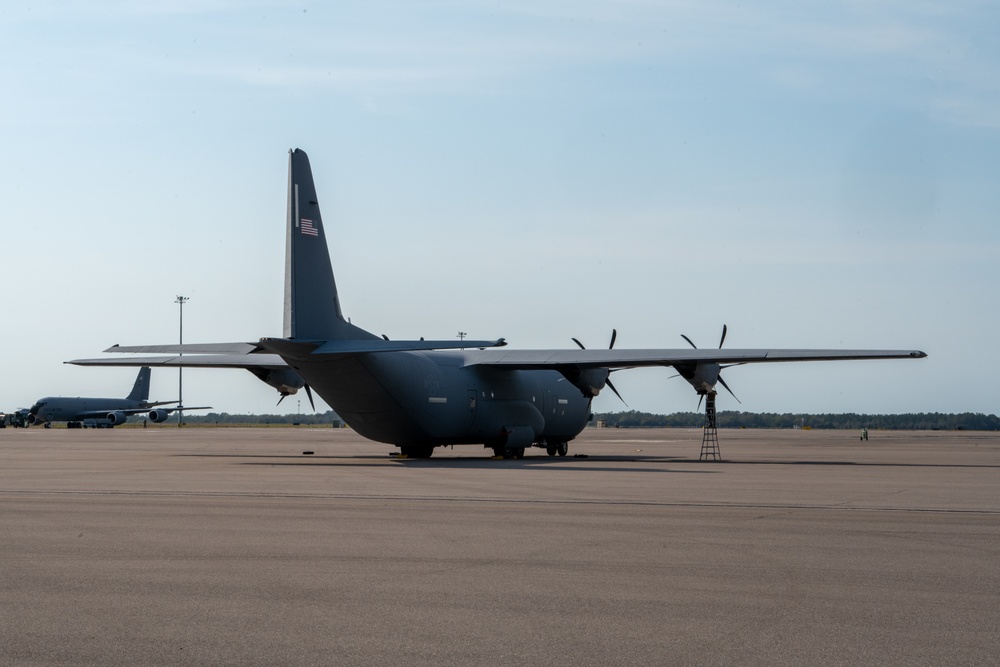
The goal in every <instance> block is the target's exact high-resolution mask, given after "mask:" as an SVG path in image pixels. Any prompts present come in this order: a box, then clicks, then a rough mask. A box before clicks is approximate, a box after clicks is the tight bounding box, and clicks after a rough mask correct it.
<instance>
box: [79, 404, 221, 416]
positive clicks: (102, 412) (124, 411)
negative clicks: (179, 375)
mask: <svg viewBox="0 0 1000 667" xmlns="http://www.w3.org/2000/svg"><path fill="white" fill-rule="evenodd" d="M176 402H177V401H160V402H159V403H150V404H149V405H147V406H146V407H144V408H111V409H108V410H86V411H84V412H80V413H78V414H77V416H76V419H88V418H94V419H101V418H103V417H106V416H107V414H108V413H109V412H121V413H122V414H126V415H138V414H141V413H143V412H149V411H150V409H151V408H155V407H156V406H158V405H164V404H166V403H176ZM177 409H178V408H167V409H166V412H176V411H177ZM181 409H182V410H183V411H184V412H187V411H188V410H211V409H212V408H211V406H208V405H204V406H200V407H196V408H188V407H185V408H181Z"/></svg>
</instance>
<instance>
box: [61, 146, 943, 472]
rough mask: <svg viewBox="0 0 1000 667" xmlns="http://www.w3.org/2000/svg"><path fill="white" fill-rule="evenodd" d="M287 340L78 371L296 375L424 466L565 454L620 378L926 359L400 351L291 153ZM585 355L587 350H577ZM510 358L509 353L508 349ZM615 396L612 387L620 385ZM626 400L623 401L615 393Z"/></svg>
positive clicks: (483, 345) (866, 353) (908, 355)
mask: <svg viewBox="0 0 1000 667" xmlns="http://www.w3.org/2000/svg"><path fill="white" fill-rule="evenodd" d="M285 240H286V248H285V307H284V331H283V336H282V337H281V338H261V339H260V340H258V341H257V342H256V343H221V344H209V345H154V346H137V347H121V346H115V347H113V348H110V349H108V350H105V351H106V352H123V353H140V354H173V355H178V354H180V353H183V356H159V357H132V358H125V359H113V360H112V359H107V358H104V359H78V360H75V361H70V362H67V363H73V364H78V365H100V366H112V365H129V366H136V365H160V366H187V367H216V368H218V367H230V368H232V367H236V368H266V369H271V370H276V371H280V370H282V369H284V370H288V369H290V370H291V371H293V372H294V373H295V374H296V375H297V376H299V377H301V378H302V380H303V381H304V382H305V383H306V385H307V386H310V387H312V389H313V390H315V391H316V393H318V394H319V395H320V396H321V397H322V398H323V400H325V401H326V402H327V403H328V404H329V405H330V407H331V408H333V409H334V410H335V411H336V412H337V414H338V415H340V417H341V418H342V419H343V420H344V421H345V422H346V423H347V424H348V425H349V426H351V428H353V429H354V430H355V431H357V432H358V433H360V434H361V435H363V436H365V437H367V438H370V439H372V440H376V441H379V442H385V443H389V444H392V445H395V446H398V447H399V448H400V451H401V453H402V454H403V455H406V456H410V457H416V458H426V457H429V456H431V454H432V453H433V451H434V448H435V447H442V446H446V445H480V446H484V447H486V448H490V449H492V450H493V452H494V453H495V454H496V455H497V456H503V457H505V458H521V457H522V456H523V455H524V450H525V449H526V448H528V447H532V446H537V447H543V448H545V449H546V450H547V453H548V454H549V455H555V454H560V455H563V456H565V455H566V453H567V451H568V443H569V442H570V441H571V440H573V438H575V437H576V436H577V435H578V434H579V433H580V432H581V431H582V430H583V429H584V427H585V426H586V425H587V422H588V421H589V420H590V418H591V416H590V415H591V412H590V406H591V401H592V400H593V399H594V397H595V396H597V395H598V393H599V392H600V391H601V390H602V389H603V388H604V387H605V386H610V385H609V382H608V377H609V374H610V372H611V371H613V370H618V369H626V368H637V367H642V366H665V367H673V368H674V369H675V370H677V371H678V373H679V374H680V375H681V376H682V377H683V378H684V379H685V380H687V381H688V382H689V383H690V384H691V385H692V387H694V389H695V391H696V392H697V393H698V394H700V395H708V396H710V397H713V396H714V392H715V386H716V384H717V383H718V382H719V373H720V371H721V370H722V369H723V368H725V367H727V366H729V365H737V364H754V363H774V362H789V361H835V360H847V359H919V358H923V357H925V356H927V355H926V354H925V353H923V352H921V351H919V350H808V349H806V350H797V349H784V350H782V349H742V350H741V349H726V350H723V349H697V348H692V349H617V350H616V349H613V347H612V348H609V349H584V348H583V346H582V345H580V348H581V349H559V350H557V349H549V350H512V349H509V348H505V347H504V346H505V345H506V343H505V341H504V339H502V338H500V339H497V340H489V341H487V340H479V341H470V340H462V341H440V340H438V341H431V340H426V341H425V340H417V341H412V340H411V341H395V340H393V341H390V340H387V339H385V337H384V336H377V335H375V334H372V333H370V332H368V331H365V330H364V329H361V328H360V327H357V326H355V325H354V324H352V323H351V322H350V321H349V320H347V319H345V318H344V315H343V313H342V312H341V307H340V299H339V296H338V293H337V285H336V282H335V280H334V275H333V269H332V266H331V262H330V254H329V250H328V247H327V241H326V229H325V227H324V225H323V218H322V216H321V215H320V208H319V199H318V197H317V195H316V188H315V185H314V183H313V177H312V171H311V168H310V165H309V158H308V157H307V155H306V154H305V152H303V151H301V150H299V149H295V150H292V151H290V152H289V173H288V208H287V220H286V237H285ZM578 345H579V344H578ZM498 348H503V349H498ZM612 390H614V388H613V387H612ZM616 393H617V392H616Z"/></svg>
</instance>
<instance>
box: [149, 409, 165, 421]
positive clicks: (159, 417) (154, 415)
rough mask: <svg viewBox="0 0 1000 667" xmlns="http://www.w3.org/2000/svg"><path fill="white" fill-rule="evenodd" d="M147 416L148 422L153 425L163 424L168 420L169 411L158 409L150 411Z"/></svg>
mask: <svg viewBox="0 0 1000 667" xmlns="http://www.w3.org/2000/svg"><path fill="white" fill-rule="evenodd" d="M148 416H149V421H151V422H153V423H154V424H159V423H160V422H165V421H167V419H169V418H170V411H169V410H159V409H156V410H150V411H149V415H148Z"/></svg>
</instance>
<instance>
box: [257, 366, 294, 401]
mask: <svg viewBox="0 0 1000 667" xmlns="http://www.w3.org/2000/svg"><path fill="white" fill-rule="evenodd" d="M247 370H248V371H250V372H251V373H253V374H254V375H256V376H257V378H258V379H259V380H260V381H261V382H265V383H267V384H269V385H271V386H272V387H274V388H275V389H277V390H278V393H280V394H281V395H282V396H290V395H292V394H295V393H296V392H298V390H299V389H301V388H302V387H303V386H304V385H305V383H306V381H305V380H303V379H302V377H301V376H300V375H299V374H298V373H296V372H295V371H293V370H292V369H290V368H287V369H285V368H282V369H278V368H248V369H247Z"/></svg>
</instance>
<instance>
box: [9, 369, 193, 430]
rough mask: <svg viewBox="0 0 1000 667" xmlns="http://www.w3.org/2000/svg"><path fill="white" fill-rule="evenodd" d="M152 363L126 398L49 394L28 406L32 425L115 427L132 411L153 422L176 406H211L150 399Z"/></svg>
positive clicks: (47, 426)
mask: <svg viewBox="0 0 1000 667" xmlns="http://www.w3.org/2000/svg"><path fill="white" fill-rule="evenodd" d="M150 375H151V374H150V370H149V367H148V366H147V367H143V368H140V369H139V374H138V375H137V376H136V378H135V384H134V385H133V386H132V391H131V392H129V395H128V396H126V397H125V398H83V397H76V398H69V397H63V396H46V397H45V398H40V399H38V400H37V401H35V404H34V405H32V406H31V407H30V408H28V416H27V423H28V425H29V426H32V425H35V424H44V425H45V428H49V426H51V425H52V422H66V427H67V428H81V427H93V428H112V427H114V426H118V425H119V424H124V423H125V422H126V421H128V418H129V417H130V416H132V415H137V414H141V413H145V415H144V416H145V417H146V418H148V419H149V421H151V422H153V423H157V422H163V421H166V420H167V418H168V417H169V416H170V414H171V413H173V412H175V411H176V410H208V409H209V408H180V407H177V408H163V407H159V406H162V405H170V404H171V403H177V402H178V401H159V402H154V403H150V402H149V379H150Z"/></svg>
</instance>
